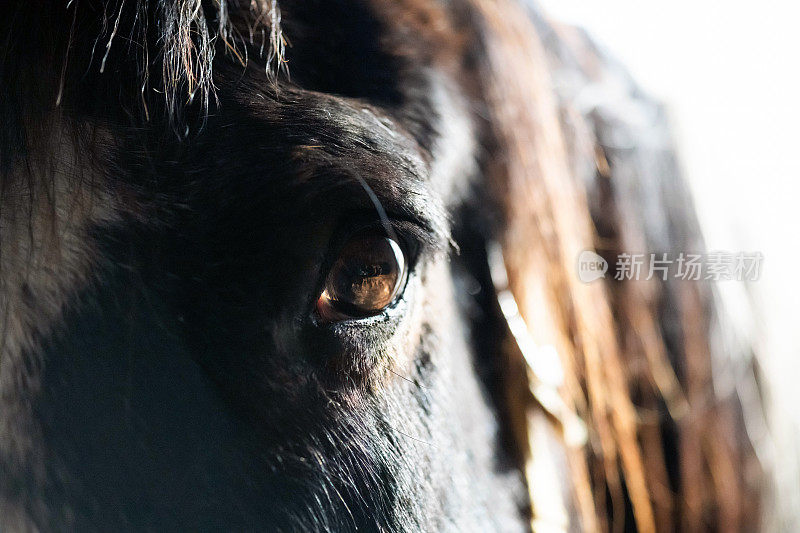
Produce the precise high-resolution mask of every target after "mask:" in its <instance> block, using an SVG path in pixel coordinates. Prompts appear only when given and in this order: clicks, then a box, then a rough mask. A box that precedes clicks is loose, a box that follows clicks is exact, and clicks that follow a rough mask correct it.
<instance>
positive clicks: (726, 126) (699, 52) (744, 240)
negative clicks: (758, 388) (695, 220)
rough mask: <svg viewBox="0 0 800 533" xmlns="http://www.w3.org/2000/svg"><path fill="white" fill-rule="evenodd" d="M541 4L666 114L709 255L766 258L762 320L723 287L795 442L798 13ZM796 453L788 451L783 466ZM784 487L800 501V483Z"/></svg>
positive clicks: (754, 5)
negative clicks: (599, 49)
mask: <svg viewBox="0 0 800 533" xmlns="http://www.w3.org/2000/svg"><path fill="white" fill-rule="evenodd" d="M539 3H540V5H542V6H543V7H544V10H545V12H546V13H547V14H549V16H550V18H553V19H556V20H559V21H563V22H569V23H572V24H577V25H579V26H582V27H584V28H585V29H587V30H588V31H589V33H590V34H591V35H592V36H593V37H594V38H595V39H596V40H597V41H598V42H599V43H600V44H601V45H603V46H604V47H605V48H606V49H607V50H608V51H609V52H611V54H612V55H614V56H616V57H617V58H618V59H620V60H621V61H622V63H624V64H625V65H627V67H628V68H629V69H630V71H631V72H632V73H633V75H634V77H636V78H637V79H638V81H639V82H640V83H641V84H642V86H643V87H644V88H645V89H646V90H647V91H648V92H649V93H650V94H652V95H654V96H656V97H657V98H658V99H660V100H662V101H663V102H664V103H666V104H667V106H668V109H669V112H670V116H671V119H672V122H673V126H674V129H675V133H676V138H677V141H678V146H679V149H680V155H681V156H682V159H683V165H684V168H685V171H686V175H687V178H688V180H689V182H690V185H691V187H692V188H693V190H694V192H695V195H696V199H695V200H696V205H697V208H698V211H699V216H700V219H701V223H702V224H703V226H704V232H705V236H706V243H707V245H708V248H709V249H712V250H714V249H716V250H726V251H734V252H735V251H761V252H762V253H763V254H764V263H763V270H762V277H761V279H760V280H759V281H758V282H755V283H752V284H750V286H749V287H748V288H749V289H750V291H751V292H752V294H753V298H754V299H755V302H756V306H757V309H758V314H757V316H756V317H755V318H753V317H751V316H748V313H747V311H746V309H747V307H748V306H747V305H743V304H744V299H745V298H746V294H745V291H743V290H741V289H742V288H743V287H741V286H739V287H730V286H728V287H723V289H724V292H726V295H727V296H728V298H729V307H730V309H731V311H732V312H733V313H734V315H735V316H736V318H737V320H739V321H740V328H741V330H742V331H743V332H747V331H749V332H750V334H752V335H753V337H754V339H755V340H756V344H757V346H758V347H759V351H760V353H761V361H762V364H763V365H764V366H765V368H766V372H767V374H768V378H769V379H771V380H772V381H773V387H772V389H773V394H774V395H775V398H774V399H775V403H776V404H777V406H778V408H779V409H781V410H783V415H786V416H787V417H788V418H790V419H792V420H794V424H795V425H794V427H791V426H789V424H788V423H784V424H783V425H781V426H780V427H778V428H777V429H776V432H777V433H779V434H778V435H776V437H777V438H778V439H779V440H783V441H784V444H785V443H786V442H787V441H788V440H790V439H791V438H792V434H793V433H794V432H796V431H798V429H799V428H800V203H799V202H800V133H798V131H799V130H800V3H797V2H793V1H791V0H785V1H783V2H779V1H774V0H768V1H760V2H744V1H741V0H729V1H721V0H717V1H711V0H694V1H691V0H672V1H669V2H663V1H661V2H655V1H653V0H539ZM726 283H728V284H731V283H735V282H726ZM789 449H790V448H788V447H784V446H781V447H780V448H779V450H778V457H777V460H778V464H781V461H782V460H783V459H789V458H788V457H787V455H788V454H791V452H790V451H788V450H789ZM781 453H783V457H781ZM794 459H795V460H797V458H796V457H795V458H794ZM789 462H791V461H789ZM788 471H789V472H791V468H789V469H788ZM783 481H784V483H786V484H785V485H784V487H785V488H786V489H787V490H792V491H793V492H798V487H800V479H791V478H788V479H784V480H783ZM796 503H797V500H795V504H796Z"/></svg>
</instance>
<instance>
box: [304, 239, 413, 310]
mask: <svg viewBox="0 0 800 533" xmlns="http://www.w3.org/2000/svg"><path fill="white" fill-rule="evenodd" d="M406 277H407V272H406V258H405V256H404V254H403V250H402V249H401V248H400V245H399V244H398V243H397V242H396V241H394V240H393V239H390V238H389V237H385V236H380V235H374V234H361V235H356V236H355V237H353V238H351V239H350V241H349V242H348V243H347V244H346V245H345V246H344V248H342V250H341V252H340V253H339V257H338V258H337V259H336V261H335V262H334V263H333V266H331V269H330V271H329V272H328V276H327V278H326V279H325V286H324V288H323V291H322V294H321V295H320V297H319V299H318V300H317V312H318V313H319V315H320V317H321V318H323V319H325V320H331V321H335V320H344V319H346V318H358V317H367V316H372V315H377V314H379V313H381V312H382V311H383V310H384V309H386V308H387V307H389V306H390V305H392V304H393V303H394V302H395V300H396V299H397V297H398V295H399V294H400V292H401V291H402V289H403V286H404V284H405V281H406Z"/></svg>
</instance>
